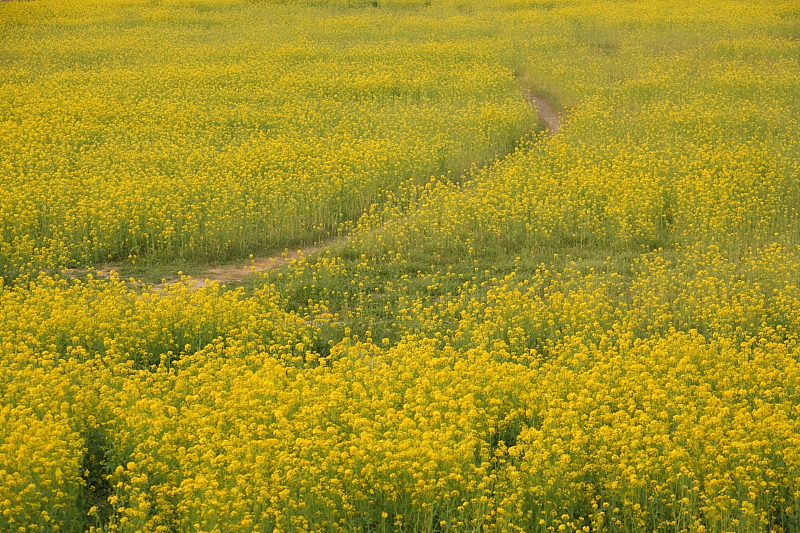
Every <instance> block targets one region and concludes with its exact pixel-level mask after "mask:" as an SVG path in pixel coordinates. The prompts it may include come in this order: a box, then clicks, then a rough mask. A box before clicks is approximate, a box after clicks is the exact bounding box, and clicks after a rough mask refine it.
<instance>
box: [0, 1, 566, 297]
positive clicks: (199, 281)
mask: <svg viewBox="0 0 800 533" xmlns="http://www.w3.org/2000/svg"><path fill="white" fill-rule="evenodd" d="M0 1H3V0H0ZM520 92H521V93H522V95H523V96H524V97H525V99H526V100H527V101H528V103H530V104H531V105H532V106H533V107H534V108H535V109H536V112H537V114H538V116H539V119H540V120H541V121H542V123H543V124H544V126H545V128H546V132H547V134H548V135H554V134H556V133H557V132H558V130H559V128H560V127H561V117H560V116H559V115H558V113H557V112H556V110H555V108H554V107H553V106H552V105H551V104H550V103H549V102H548V101H547V99H545V98H544V97H543V96H541V95H540V94H537V93H535V92H532V91H529V90H527V89H524V88H523V89H520ZM345 242H347V237H334V238H332V239H329V240H326V241H322V242H319V243H316V244H314V245H311V246H306V247H304V248H300V249H297V250H294V251H290V250H288V249H286V250H285V251H284V252H282V253H281V254H280V255H278V256H269V257H267V256H265V257H254V258H250V259H248V260H244V261H237V262H235V263H229V264H225V265H219V266H215V267H210V268H209V269H208V270H206V271H205V272H202V273H201V274H200V275H199V276H197V277H196V278H192V279H191V284H192V286H193V287H196V288H199V287H205V286H206V285H209V284H211V283H214V282H216V283H219V284H227V283H240V282H242V281H244V279H245V278H247V277H248V276H250V275H252V274H256V273H259V272H268V271H270V270H275V269H277V268H280V267H282V266H285V265H287V264H288V263H291V262H292V261H294V260H296V259H299V258H301V257H306V256H309V255H314V254H317V253H320V252H322V251H324V250H327V249H329V248H333V247H335V246H338V245H340V244H344V243H345ZM97 272H98V274H99V275H100V276H103V277H108V276H110V275H111V273H112V272H113V268H112V267H110V266H105V267H104V268H102V269H100V270H98V271H97ZM163 285H164V284H163V283H159V284H156V285H153V288H155V289H159V288H160V287H162V286H163Z"/></svg>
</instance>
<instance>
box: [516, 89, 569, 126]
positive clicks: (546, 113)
mask: <svg viewBox="0 0 800 533" xmlns="http://www.w3.org/2000/svg"><path fill="white" fill-rule="evenodd" d="M520 92H521V93H522V95H523V96H524V97H525V99H526V100H528V102H529V103H530V104H531V105H532V106H533V107H535V108H536V112H537V113H538V114H539V118H540V119H541V120H542V122H544V125H545V127H547V134H548V135H555V134H556V133H558V129H559V128H560V127H561V117H560V116H559V115H558V113H557V112H556V110H555V108H554V107H553V106H552V105H551V104H550V102H548V101H547V100H546V99H545V98H544V97H542V96H540V95H538V94H536V93H533V92H531V91H529V90H528V89H520Z"/></svg>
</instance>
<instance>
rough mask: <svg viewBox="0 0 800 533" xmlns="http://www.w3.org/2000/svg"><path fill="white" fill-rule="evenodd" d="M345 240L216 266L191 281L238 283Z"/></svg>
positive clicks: (202, 283) (333, 240)
mask: <svg viewBox="0 0 800 533" xmlns="http://www.w3.org/2000/svg"><path fill="white" fill-rule="evenodd" d="M345 242H347V238H346V237H334V238H333V239H329V240H327V241H322V242H320V243H317V244H314V245H312V246H306V247H305V248H299V249H297V250H293V251H290V250H288V249H287V251H285V252H283V253H282V254H280V255H279V256H270V257H254V258H252V259H247V260H244V261H238V262H236V263H229V264H226V265H220V266H216V267H213V268H209V269H208V270H207V271H206V272H204V273H203V274H202V275H201V276H198V277H197V278H193V281H194V282H195V286H196V287H205V286H206V285H209V284H211V283H213V282H217V283H219V284H225V283H238V282H241V281H243V280H244V279H245V278H246V277H247V276H250V275H252V274H257V273H259V272H268V271H270V270H275V269H276V268H280V267H282V266H284V265H287V264H289V263H291V262H292V261H294V260H295V259H300V258H301V257H307V256H309V255H314V254H317V253H319V252H322V251H324V250H327V249H328V248H333V247H334V246H338V245H340V244H344V243H345ZM159 286H160V284H159V285H154V287H155V288H158V287H159Z"/></svg>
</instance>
